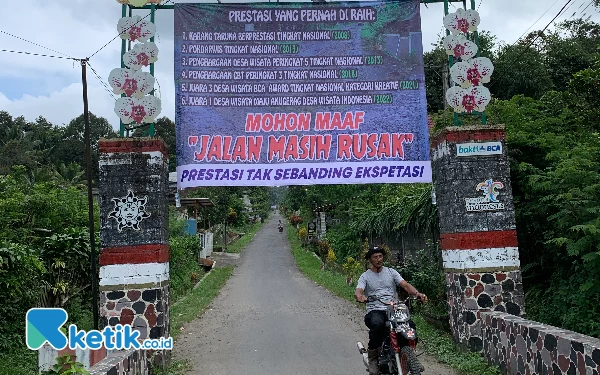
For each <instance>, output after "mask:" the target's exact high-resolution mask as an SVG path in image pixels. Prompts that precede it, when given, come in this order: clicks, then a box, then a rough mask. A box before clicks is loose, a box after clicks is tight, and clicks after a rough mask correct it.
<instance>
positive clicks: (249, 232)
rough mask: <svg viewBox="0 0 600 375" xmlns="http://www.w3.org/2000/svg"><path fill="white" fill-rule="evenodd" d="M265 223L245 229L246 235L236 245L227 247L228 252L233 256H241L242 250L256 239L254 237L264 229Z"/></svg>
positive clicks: (251, 225)
mask: <svg viewBox="0 0 600 375" xmlns="http://www.w3.org/2000/svg"><path fill="white" fill-rule="evenodd" d="M263 224H264V223H260V222H258V223H255V224H250V225H248V226H247V228H245V233H244V235H243V236H242V237H240V238H239V239H238V240H237V241H235V242H234V243H232V244H230V245H227V252H228V253H233V254H239V253H241V252H242V249H243V248H244V247H246V245H248V244H249V243H250V241H252V239H253V238H254V235H255V234H256V233H257V232H258V231H259V230H260V228H262V226H263Z"/></svg>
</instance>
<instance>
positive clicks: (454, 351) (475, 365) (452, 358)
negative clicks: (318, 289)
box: [288, 227, 501, 375]
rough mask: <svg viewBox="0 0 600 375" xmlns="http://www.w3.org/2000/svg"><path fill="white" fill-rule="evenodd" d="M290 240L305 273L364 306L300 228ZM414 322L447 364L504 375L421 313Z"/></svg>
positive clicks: (478, 374) (466, 373)
mask: <svg viewBox="0 0 600 375" xmlns="http://www.w3.org/2000/svg"><path fill="white" fill-rule="evenodd" d="M288 239H289V241H290V245H291V248H292V255H293V256H294V259H295V260H296V264H297V265H298V268H299V269H300V271H302V273H304V274H305V275H306V276H307V277H308V278H309V279H311V280H313V281H314V282H316V283H317V284H318V285H320V286H322V287H324V288H326V289H328V290H330V291H331V292H332V293H333V294H335V295H337V296H339V297H341V298H344V299H345V300H348V301H350V302H354V303H355V304H356V305H357V306H360V307H361V308H364V306H363V305H360V304H358V303H357V302H356V301H355V299H354V290H355V289H354V287H353V286H350V285H347V284H346V276H344V275H342V274H340V273H336V272H332V271H328V270H321V261H320V260H319V259H318V258H316V257H315V256H314V255H313V254H312V253H311V252H308V251H305V250H304V249H303V248H302V246H301V242H300V240H299V239H298V236H297V235H296V230H295V229H294V228H292V227H288ZM412 318H413V321H414V322H415V324H416V325H417V329H418V332H419V336H420V337H421V339H422V340H423V342H424V344H425V345H423V346H422V347H421V348H424V349H425V352H426V353H427V354H429V355H431V356H433V357H434V358H436V359H437V360H438V361H440V362H441V363H444V364H446V365H448V366H450V367H451V368H453V369H454V370H456V371H457V372H458V373H460V374H463V375H500V374H501V373H500V371H499V369H498V368H496V367H493V366H489V365H488V364H487V362H486V360H485V359H484V358H483V357H482V356H481V355H479V354H477V353H469V352H464V351H463V350H461V349H460V348H459V347H458V346H457V345H456V344H455V343H454V341H453V340H452V337H451V336H450V335H449V334H448V333H447V332H444V331H442V330H439V329H437V328H436V327H433V326H431V325H430V324H429V323H427V322H426V321H425V320H424V319H423V318H422V317H421V316H420V315H418V314H413V316H412Z"/></svg>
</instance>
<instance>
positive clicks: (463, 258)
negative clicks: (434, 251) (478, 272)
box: [442, 247, 520, 270]
mask: <svg viewBox="0 0 600 375" xmlns="http://www.w3.org/2000/svg"><path fill="white" fill-rule="evenodd" d="M442 260H443V262H444V268H446V269H455V270H468V269H479V268H490V269H494V268H495V269H502V268H503V267H511V268H513V267H514V268H516V267H520V263H519V248H518V247H499V248H491V249H477V250H442Z"/></svg>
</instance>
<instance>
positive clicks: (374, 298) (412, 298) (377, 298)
mask: <svg viewBox="0 0 600 375" xmlns="http://www.w3.org/2000/svg"><path fill="white" fill-rule="evenodd" d="M409 300H415V301H416V300H418V298H417V297H416V296H408V298H406V299H405V300H404V303H406V302H408V301H409ZM374 301H379V302H381V303H383V304H384V305H390V304H391V302H385V301H383V300H382V299H381V297H378V296H370V297H367V300H366V301H364V302H359V303H363V304H366V303H367V302H374Z"/></svg>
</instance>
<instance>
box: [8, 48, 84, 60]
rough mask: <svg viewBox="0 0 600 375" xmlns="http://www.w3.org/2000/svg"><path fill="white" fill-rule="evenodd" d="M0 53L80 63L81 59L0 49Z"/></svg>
mask: <svg viewBox="0 0 600 375" xmlns="http://www.w3.org/2000/svg"><path fill="white" fill-rule="evenodd" d="M0 52H9V53H18V54H23V55H31V56H40V57H52V58H55V59H63V60H75V61H81V59H76V58H74V57H63V56H54V55H45V54H43V53H33V52H25V51H13V50H9V49H0Z"/></svg>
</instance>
